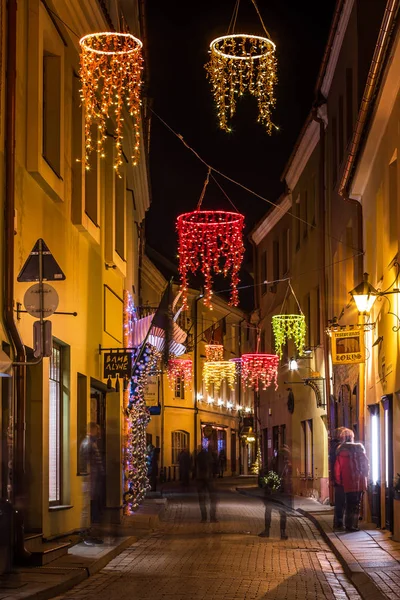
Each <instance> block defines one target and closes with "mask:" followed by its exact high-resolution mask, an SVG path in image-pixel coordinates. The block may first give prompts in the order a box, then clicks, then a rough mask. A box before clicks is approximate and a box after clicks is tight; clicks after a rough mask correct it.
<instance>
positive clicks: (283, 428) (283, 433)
mask: <svg viewBox="0 0 400 600" xmlns="http://www.w3.org/2000/svg"><path fill="white" fill-rule="evenodd" d="M285 445H286V425H281V446H280V447H281V448H282V446H285Z"/></svg>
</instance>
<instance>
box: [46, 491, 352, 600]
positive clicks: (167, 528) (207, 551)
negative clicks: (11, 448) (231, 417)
mask: <svg viewBox="0 0 400 600" xmlns="http://www.w3.org/2000/svg"><path fill="white" fill-rule="evenodd" d="M276 508H277V507H276ZM287 512H288V516H287V527H286V535H287V536H288V539H287V540H282V539H281V531H280V514H279V510H276V509H275V505H274V507H273V510H272V523H271V529H270V535H269V537H262V536H260V535H259V534H260V533H261V532H263V530H264V517H265V506H264V504H263V501H262V500H260V499H257V498H250V497H246V496H241V495H239V494H237V493H235V492H234V490H233V489H229V488H227V487H225V488H221V490H220V494H219V503H218V511H217V517H218V520H219V522H218V523H200V511H199V506H198V502H197V497H196V495H195V494H194V493H192V494H190V493H188V494H185V495H183V494H181V495H177V494H171V496H170V498H169V502H168V507H167V510H166V512H165V513H164V515H163V521H162V523H161V527H160V528H159V529H158V530H157V531H156V532H154V533H152V534H150V535H149V536H147V537H146V538H142V539H141V540H139V541H138V542H137V543H135V544H133V545H132V546H131V547H130V548H128V549H126V550H125V551H124V552H122V554H120V555H119V556H118V557H117V558H115V559H114V560H113V561H112V562H110V563H109V564H108V566H107V567H106V568H105V569H103V570H102V571H100V573H98V574H97V575H94V576H93V577H90V578H89V579H88V580H86V581H85V582H83V583H82V584H80V585H79V586H77V587H76V588H74V589H72V590H71V591H70V592H68V593H67V594H65V595H63V596H59V597H58V600H61V598H63V599H64V598H65V599H71V598H76V600H78V599H79V600H82V599H86V598H88V599H89V598H96V600H106V599H107V600H112V599H114V598H115V599H117V600H132V599H135V600H201V599H204V600H214V599H215V600H216V599H218V600H256V599H257V600H261V599H269V600H284V599H287V600H303V599H307V600H313V599H315V600H321V599H323V598H327V599H329V600H345V599H346V598H351V599H352V600H360V596H359V595H358V593H357V591H356V590H355V588H354V587H353V585H352V584H351V583H350V582H349V580H348V579H347V577H346V576H345V575H344V573H343V570H342V568H341V566H340V564H339V563H338V561H337V560H336V558H335V556H334V555H333V554H332V553H331V552H330V550H329V548H328V546H327V545H326V544H325V542H324V541H323V540H322V538H321V537H320V535H319V533H318V532H317V529H316V528H315V527H314V525H313V524H312V523H311V522H310V521H308V520H307V519H306V518H304V517H302V516H299V515H298V513H295V512H294V511H290V510H289V511H287Z"/></svg>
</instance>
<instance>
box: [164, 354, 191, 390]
mask: <svg viewBox="0 0 400 600" xmlns="http://www.w3.org/2000/svg"><path fill="white" fill-rule="evenodd" d="M167 375H168V381H169V385H170V388H171V389H172V390H173V389H174V388H175V385H176V380H177V379H178V377H180V379H181V381H182V382H183V385H184V387H185V389H187V388H189V387H190V384H191V381H192V376H193V362H192V360H191V359H190V358H188V359H177V358H170V360H169V361H168V373H167Z"/></svg>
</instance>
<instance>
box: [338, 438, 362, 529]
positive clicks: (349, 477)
mask: <svg viewBox="0 0 400 600" xmlns="http://www.w3.org/2000/svg"><path fill="white" fill-rule="evenodd" d="M341 439H342V440H343V441H342V443H341V444H340V445H339V446H338V448H337V450H336V461H335V468H334V474H335V482H336V483H337V484H338V485H342V486H343V488H344V493H345V520H344V523H345V527H346V531H358V521H359V516H360V504H361V498H362V495H363V493H364V491H365V490H366V489H367V477H368V471H369V463H368V458H367V455H366V453H365V448H364V446H363V445H362V444H360V443H359V442H354V433H353V431H352V430H351V429H345V430H344V431H342V432H341Z"/></svg>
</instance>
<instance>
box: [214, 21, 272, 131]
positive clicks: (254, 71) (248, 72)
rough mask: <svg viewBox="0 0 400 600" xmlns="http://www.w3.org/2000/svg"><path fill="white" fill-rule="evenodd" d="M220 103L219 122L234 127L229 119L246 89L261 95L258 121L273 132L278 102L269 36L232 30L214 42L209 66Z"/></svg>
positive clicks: (253, 94) (221, 124) (218, 108)
mask: <svg viewBox="0 0 400 600" xmlns="http://www.w3.org/2000/svg"><path fill="white" fill-rule="evenodd" d="M205 68H206V70H207V74H208V79H209V80H210V82H211V87H212V93H213V95H214V101H215V104H216V106H217V113H218V120H219V126H220V128H221V129H223V130H224V131H231V129H230V127H229V119H230V118H231V117H233V115H234V114H235V112H236V102H237V99H238V98H239V97H240V96H243V95H244V94H245V93H246V92H248V93H249V94H251V95H252V96H254V97H255V98H256V99H257V104H258V119H257V120H258V121H259V122H260V123H261V124H262V125H264V127H265V128H266V130H267V132H268V133H269V134H271V132H272V128H273V127H275V128H276V129H277V127H276V126H274V125H273V123H272V121H271V110H272V109H273V107H274V106H275V97H274V87H275V84H276V81H277V75H276V59H275V44H274V43H273V42H272V41H271V40H270V39H268V38H267V37H260V36H258V35H249V34H246V33H236V34H235V33H232V34H230V35H224V36H221V37H218V38H216V39H215V40H213V41H212V42H211V44H210V61H209V62H208V63H207V65H206V66H205Z"/></svg>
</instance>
